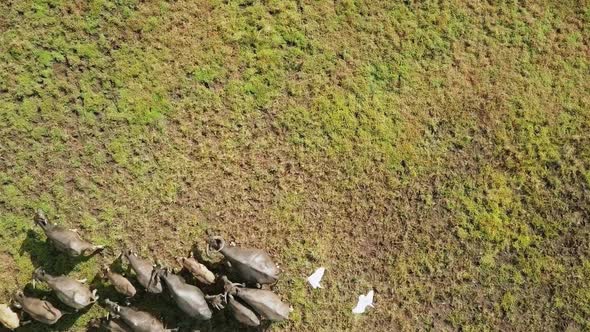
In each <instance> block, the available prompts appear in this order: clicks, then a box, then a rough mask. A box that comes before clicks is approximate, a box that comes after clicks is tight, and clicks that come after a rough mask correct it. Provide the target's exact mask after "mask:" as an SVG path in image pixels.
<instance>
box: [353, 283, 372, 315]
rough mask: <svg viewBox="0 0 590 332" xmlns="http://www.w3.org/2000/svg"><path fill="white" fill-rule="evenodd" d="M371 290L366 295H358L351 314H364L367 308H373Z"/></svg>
mask: <svg viewBox="0 0 590 332" xmlns="http://www.w3.org/2000/svg"><path fill="white" fill-rule="evenodd" d="M373 294H374V292H373V290H372V289H371V290H370V291H369V292H368V293H367V295H364V294H361V295H359V302H358V303H357V304H356V307H354V308H353V309H352V312H353V313H355V314H362V313H363V312H365V310H366V309H367V307H371V308H374V307H375V306H373Z"/></svg>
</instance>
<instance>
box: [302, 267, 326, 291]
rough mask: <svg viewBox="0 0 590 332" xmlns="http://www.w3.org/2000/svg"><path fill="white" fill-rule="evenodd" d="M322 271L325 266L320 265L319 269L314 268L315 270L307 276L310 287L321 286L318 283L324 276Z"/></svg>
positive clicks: (324, 270) (324, 269)
mask: <svg viewBox="0 0 590 332" xmlns="http://www.w3.org/2000/svg"><path fill="white" fill-rule="evenodd" d="M324 272H326V268H324V267H320V268H319V269H317V270H315V272H314V273H313V274H312V275H310V276H309V277H308V278H307V281H308V282H309V284H310V285H311V287H313V288H314V289H315V288H322V286H321V285H320V281H321V280H322V277H323V276H324Z"/></svg>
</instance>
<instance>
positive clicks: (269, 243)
mask: <svg viewBox="0 0 590 332" xmlns="http://www.w3.org/2000/svg"><path fill="white" fill-rule="evenodd" d="M0 13H2V14H1V15H0V45H1V46H0V258H1V261H2V262H1V263H0V280H2V283H1V285H2V286H0V294H4V295H2V296H1V297H0V301H1V302H7V301H8V300H9V292H10V291H13V290H15V289H17V288H21V287H24V286H25V285H26V283H27V282H28V281H29V280H30V276H31V272H32V271H33V269H34V268H35V267H37V266H44V267H46V268H47V269H48V270H50V271H51V272H54V273H70V274H72V275H75V276H77V277H87V278H89V280H93V278H94V276H95V274H96V272H97V269H98V267H99V266H100V264H102V263H103V262H108V261H110V260H112V259H114V258H115V256H114V255H111V254H110V253H109V254H108V255H107V257H100V256H99V257H94V258H92V259H90V260H87V261H83V262H77V261H75V260H71V259H67V258H65V257H61V256H56V255H55V252H54V251H53V250H51V249H49V247H48V245H47V244H46V243H45V242H44V241H45V240H44V236H43V235H42V234H41V233H40V230H39V229H34V228H33V230H31V228H32V227H33V223H32V215H33V211H34V209H37V208H43V209H44V210H46V211H47V214H48V216H49V217H50V218H51V219H52V220H54V221H56V222H58V223H60V224H64V225H65V226H67V227H71V228H78V229H80V231H81V233H82V234H84V236H85V237H87V238H88V239H91V240H94V241H95V242H97V243H101V244H105V245H107V246H110V247H112V248H115V249H118V248H121V247H123V246H129V247H133V248H136V249H137V250H138V251H139V252H140V253H141V254H142V255H145V256H152V257H158V258H159V259H161V260H162V261H164V262H166V263H167V264H169V265H173V264H174V261H173V257H174V256H177V255H180V254H185V253H186V252H187V251H188V250H189V249H190V248H191V246H192V245H193V244H196V245H197V246H198V247H199V248H200V249H203V248H204V237H205V232H206V230H211V231H213V232H215V233H219V234H222V235H224V236H225V237H226V238H228V239H231V240H234V241H236V242H237V243H239V244H241V245H244V246H253V247H259V248H265V249H267V250H268V251H269V252H271V254H272V255H273V256H274V257H275V259H276V260H277V261H278V262H279V263H280V266H281V268H282V270H283V274H282V278H281V280H280V281H279V283H278V284H277V285H276V290H277V292H279V293H280V294H281V295H282V296H283V297H284V299H285V300H287V301H288V302H289V303H291V304H292V305H293V307H294V312H293V314H292V319H291V320H290V321H289V322H284V323H280V324H273V325H271V330H275V331H279V330H281V331H282V330H293V331H324V330H325V331H340V330H354V331H366V330H375V331H391V330H416V329H419V330H435V331H440V330H445V329H449V330H463V331H482V330H484V331H486V330H544V329H549V330H564V329H566V328H570V329H573V330H576V329H579V330H586V329H590V293H589V289H590V268H589V267H590V258H589V256H590V241H589V240H588V239H589V238H590V227H589V224H588V219H589V217H590V209H589V206H590V204H589V203H590V200H589V197H588V195H589V194H588V193H589V192H590V134H589V133H590V80H588V72H589V70H590V60H589V58H588V54H589V52H590V46H589V43H590V30H589V27H590V6H589V5H588V3H587V2H585V1H582V2H575V1H561V2H556V1H541V2H539V3H533V2H499V3H497V4H490V3H488V2H480V1H448V2H430V1H425V2H412V1H407V2H401V1H400V2H398V1H362V0H356V1H353V0H346V1H301V0H297V1H273V0H261V1H258V0H248V1H246V0H244V1H233V0H232V1H221V0H219V1H218V0H212V1H200V0H199V1H182V0H179V1H147V2H144V1H139V0H116V1H108V0H91V1H65V0H34V1H13V2H12V3H10V2H6V1H5V2H3V3H2V4H0ZM320 265H323V266H326V267H327V272H326V277H325V281H324V282H323V284H324V286H325V288H324V289H322V290H319V291H318V290H311V289H310V288H309V287H308V285H306V283H305V277H306V276H308V275H309V274H311V273H312V272H313V271H314V269H315V268H317V267H319V266H320ZM95 285H97V287H98V286H99V285H100V284H99V283H95ZM370 288H374V289H375V291H376V295H375V298H376V308H375V309H372V310H371V311H369V312H368V313H367V314H365V315H362V316H353V315H352V313H351V309H352V307H353V306H354V304H355V302H356V299H357V296H358V295H359V294H361V293H366V291H367V290H368V289H370ZM40 291H41V290H40ZM50 298H51V297H50ZM54 300H55V299H54ZM139 302H141V303H143V304H144V305H145V306H146V307H148V308H150V310H153V311H154V312H162V313H163V319H164V320H165V321H168V322H174V321H175V320H178V319H181V317H182V316H180V315H179V314H178V313H175V312H174V311H173V310H170V309H169V308H167V306H166V305H165V306H162V305H158V300H157V299H156V298H150V297H146V298H144V299H142V300H141V301H138V303H139ZM104 313H105V311H104V310H103V309H102V308H101V307H100V306H94V307H93V308H92V309H91V310H89V311H88V312H86V313H83V314H81V315H74V316H70V317H69V318H67V319H65V320H64V321H63V322H60V323H59V324H58V325H56V327H55V328H54V329H46V330H48V331H49V330H55V331H57V330H68V331H84V330H85V326H86V323H87V322H88V321H89V320H90V319H92V318H94V317H99V316H102V315H103V314H104ZM223 327H226V328H227V329H228V330H232V329H235V328H236V325H235V324H233V323H231V322H226V318H225V317H224V315H223V314H220V315H217V316H216V318H215V319H214V322H213V323H212V325H211V326H208V327H207V326H205V327H204V329H213V330H216V329H217V330H218V329H221V328H223ZM23 330H29V331H33V330H34V331H39V330H42V328H41V327H40V326H39V325H36V324H33V325H31V326H29V327H28V328H27V329H23Z"/></svg>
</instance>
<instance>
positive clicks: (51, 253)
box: [19, 229, 270, 332]
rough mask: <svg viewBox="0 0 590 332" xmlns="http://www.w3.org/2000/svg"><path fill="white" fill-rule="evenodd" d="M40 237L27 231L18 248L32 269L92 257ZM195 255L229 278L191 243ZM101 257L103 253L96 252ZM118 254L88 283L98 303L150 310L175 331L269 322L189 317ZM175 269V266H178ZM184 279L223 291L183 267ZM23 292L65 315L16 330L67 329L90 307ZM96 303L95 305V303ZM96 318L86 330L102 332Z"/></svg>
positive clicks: (220, 314)
mask: <svg viewBox="0 0 590 332" xmlns="http://www.w3.org/2000/svg"><path fill="white" fill-rule="evenodd" d="M42 238H43V236H42V235H40V234H39V233H37V232H35V231H34V230H32V229H31V230H29V231H28V232H27V236H26V237H25V239H24V241H23V242H22V244H21V247H20V253H21V254H23V253H25V252H27V253H28V254H29V256H30V258H31V261H32V264H33V266H34V268H35V269H37V268H40V267H41V268H43V269H45V271H47V272H48V273H49V274H51V275H56V276H57V275H68V274H69V273H70V272H71V271H72V270H73V269H74V268H75V266H76V265H77V264H79V263H82V262H85V261H87V260H89V259H91V258H92V257H93V256H95V255H92V256H88V257H70V256H69V255H67V254H63V253H61V252H60V251H58V250H57V249H55V248H54V247H53V246H52V245H51V243H49V241H48V240H44V239H42ZM190 252H192V254H193V256H194V258H195V259H196V260H197V261H199V262H202V263H203V264H204V265H206V266H207V268H209V269H210V270H211V271H212V272H213V273H214V274H215V275H216V276H221V275H227V276H228V277H229V278H230V279H232V274H231V273H230V271H229V269H228V268H227V266H226V265H225V264H222V263H221V262H219V261H212V260H211V259H209V258H208V257H206V256H205V255H204V253H203V251H202V250H201V249H200V248H199V247H198V245H196V244H195V245H193V246H192V248H191V251H190ZM99 256H101V257H102V255H99ZM103 264H106V265H108V266H109V268H110V269H111V270H112V271H114V272H117V273H120V274H122V275H124V276H125V277H127V278H128V279H129V280H130V281H131V283H132V284H133V285H134V286H135V288H136V289H137V294H136V295H135V296H134V297H133V298H130V299H128V298H125V297H124V296H123V295H121V294H119V293H117V291H116V290H115V289H114V287H113V286H112V285H110V283H109V282H108V281H107V280H105V279H104V276H103V273H102V271H101V268H102V266H103ZM124 265H125V264H124V263H123V259H122V258H121V255H118V256H117V257H116V258H115V259H114V260H112V261H110V262H109V261H106V259H101V260H100V261H99V262H98V264H96V266H97V272H96V274H95V275H94V276H93V278H92V279H91V280H89V281H88V284H89V286H90V288H91V289H96V290H97V294H98V296H99V300H98V303H97V304H98V305H102V303H104V302H103V301H104V300H105V299H107V298H108V299H110V300H113V301H115V302H117V303H119V304H122V305H130V306H131V307H134V308H136V309H139V310H143V311H147V312H150V313H152V314H153V315H154V316H156V317H158V318H160V319H161V320H162V321H163V322H164V324H165V325H166V326H167V328H178V329H179V330H178V331H181V332H182V331H228V332H229V331H264V330H267V329H268V327H269V325H270V323H269V322H266V321H264V322H262V325H261V326H260V327H257V328H248V327H246V326H244V325H240V324H239V323H238V322H237V321H236V320H235V319H233V317H231V314H230V313H229V312H228V310H222V311H217V310H214V309H212V310H213V317H212V318H211V320H208V321H197V320H191V319H188V318H187V317H186V315H184V314H183V313H182V312H181V311H180V309H178V307H177V306H176V304H175V303H174V301H173V300H172V298H171V297H170V296H169V295H168V294H166V292H167V291H166V290H164V293H163V294H150V293H147V292H146V291H145V290H144V289H143V287H142V286H141V285H139V283H138V282H137V280H136V279H135V277H134V275H133V272H131V270H130V269H129V265H128V264H127V268H125V266H124ZM177 270H178V269H177ZM178 273H179V274H180V275H181V276H182V277H183V278H185V280H187V281H188V282H189V283H191V284H193V285H196V286H198V287H199V288H200V289H201V290H203V292H204V293H205V294H209V295H215V294H220V293H222V292H223V282H222V281H221V280H220V278H216V283H214V284H213V285H206V284H203V283H201V282H199V281H198V280H197V279H196V278H194V277H193V276H192V275H191V274H190V273H189V272H188V271H186V270H185V269H182V270H180V271H179V272H178ZM24 292H25V294H26V295H27V296H34V297H37V298H42V299H45V300H47V301H49V302H51V303H52V304H53V305H54V306H55V307H56V308H58V309H59V310H61V311H62V312H63V313H65V314H64V316H63V317H62V318H61V319H60V320H59V321H58V322H57V323H56V324H55V325H53V326H47V325H43V324H40V323H37V322H34V321H32V322H31V323H30V324H27V325H25V326H23V327H21V328H20V329H19V331H24V332H33V331H40V332H45V331H70V330H71V328H72V327H73V326H74V325H75V324H76V321H77V320H78V319H79V318H80V316H82V315H84V314H85V313H86V312H87V311H88V310H90V308H91V307H92V306H89V307H87V308H85V309H83V310H80V311H74V310H73V309H71V308H69V307H66V306H65V305H63V304H62V303H61V301H59V299H58V298H57V297H56V296H55V293H54V292H51V291H48V290H44V289H39V288H33V287H32V285H31V284H30V283H29V284H27V285H26V286H25V288H24ZM95 305H96V304H95ZM97 322H98V320H93V321H91V322H90V323H89V326H87V327H86V329H87V330H88V331H101V329H100V327H98V324H97Z"/></svg>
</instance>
